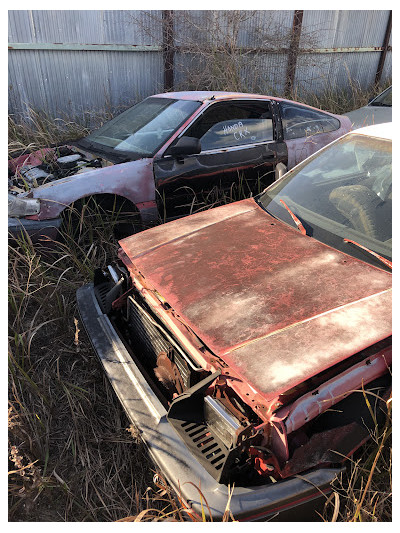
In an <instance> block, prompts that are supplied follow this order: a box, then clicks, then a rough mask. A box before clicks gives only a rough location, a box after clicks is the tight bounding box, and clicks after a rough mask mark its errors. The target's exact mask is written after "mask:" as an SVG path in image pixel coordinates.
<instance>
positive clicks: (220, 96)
mask: <svg viewBox="0 0 400 533" xmlns="http://www.w3.org/2000/svg"><path fill="white" fill-rule="evenodd" d="M150 98H173V99H176V100H194V101H196V102H205V101H207V100H213V101H217V100H230V99H233V100H234V99H240V98H243V99H246V98H250V99H255V100H256V99H258V100H274V101H275V102H289V103H290V104H297V105H300V106H302V107H307V108H308V109H314V110H315V111H322V113H326V114H328V115H331V116H334V117H338V115H335V114H334V113H330V112H329V111H325V110H324V109H319V108H317V107H313V106H310V105H308V104H303V103H302V102H297V101H296V100H288V99H286V98H280V97H279V96H269V95H265V94H251V93H239V92H229V91H175V92H170V93H159V94H153V95H151V96H150Z"/></svg>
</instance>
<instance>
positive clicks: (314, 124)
mask: <svg viewBox="0 0 400 533" xmlns="http://www.w3.org/2000/svg"><path fill="white" fill-rule="evenodd" d="M281 111H282V126H283V135H284V137H285V139H298V138H300V137H309V136H310V135H315V134H316V133H328V132H330V131H335V130H338V129H339V128H340V122H339V120H337V119H336V118H334V117H331V116H329V115H327V114H325V113H321V112H319V111H315V110H313V109H307V108H306V107H301V106H298V105H293V104H286V103H281Z"/></svg>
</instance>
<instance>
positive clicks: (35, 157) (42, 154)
mask: <svg viewBox="0 0 400 533" xmlns="http://www.w3.org/2000/svg"><path fill="white" fill-rule="evenodd" d="M49 157H50V160H55V159H56V155H55V149H54V148H42V149H41V150H37V151H36V152H32V153H31V154H23V155H20V156H19V157H16V158H15V159H10V160H9V162H8V168H9V169H10V170H11V172H18V171H19V169H20V168H21V167H23V166H24V165H32V166H37V165H41V164H42V163H43V161H45V160H48V158H49Z"/></svg>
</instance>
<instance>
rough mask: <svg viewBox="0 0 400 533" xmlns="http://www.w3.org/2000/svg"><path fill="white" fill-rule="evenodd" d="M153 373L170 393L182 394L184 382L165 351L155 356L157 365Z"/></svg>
mask: <svg viewBox="0 0 400 533" xmlns="http://www.w3.org/2000/svg"><path fill="white" fill-rule="evenodd" d="M154 373H155V375H156V376H157V378H158V379H159V380H160V381H161V383H162V384H163V385H164V387H165V388H166V389H167V390H168V391H169V392H170V393H171V395H173V394H175V393H177V394H182V392H183V391H184V390H185V384H184V383H183V379H182V376H181V373H180V372H179V369H178V367H177V366H176V364H175V363H174V362H173V361H172V360H171V357H170V356H169V355H168V354H167V353H166V352H160V353H159V354H158V356H157V366H156V368H155V369H154Z"/></svg>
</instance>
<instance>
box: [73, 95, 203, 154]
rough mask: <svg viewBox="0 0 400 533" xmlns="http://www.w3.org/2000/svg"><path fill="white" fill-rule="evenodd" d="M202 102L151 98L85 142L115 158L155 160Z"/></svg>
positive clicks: (109, 123) (115, 119) (106, 125)
mask: <svg viewBox="0 0 400 533" xmlns="http://www.w3.org/2000/svg"><path fill="white" fill-rule="evenodd" d="M200 105H201V104H200V102H194V101H191V100H173V99H172V98H156V97H150V98H146V100H143V102H140V103H139V104H137V105H135V106H133V107H131V108H130V109H128V110H127V111H124V112H123V113H121V114H120V115H118V116H117V117H115V118H114V119H112V120H110V122H107V124H105V125H104V126H102V127H101V128H100V129H98V130H96V131H95V132H94V133H92V134H91V135H89V136H88V137H85V139H83V144H86V145H87V146H91V147H92V148H98V149H101V150H102V151H103V152H105V153H113V154H114V155H118V154H124V155H127V156H132V158H139V157H152V156H153V155H154V154H155V153H156V152H157V150H158V149H159V148H160V147H161V146H162V145H163V144H164V143H165V142H166V141H167V140H168V138H169V137H170V136H171V135H172V134H173V133H174V132H175V131H176V130H177V129H178V128H179V126H180V125H181V124H183V122H184V121H185V120H187V119H188V118H189V117H190V116H191V115H192V114H193V113H194V111H195V110H196V109H198V108H199V107H200Z"/></svg>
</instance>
